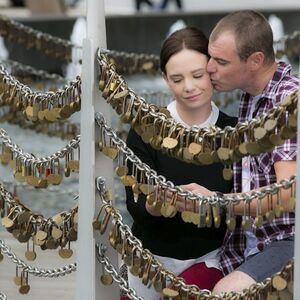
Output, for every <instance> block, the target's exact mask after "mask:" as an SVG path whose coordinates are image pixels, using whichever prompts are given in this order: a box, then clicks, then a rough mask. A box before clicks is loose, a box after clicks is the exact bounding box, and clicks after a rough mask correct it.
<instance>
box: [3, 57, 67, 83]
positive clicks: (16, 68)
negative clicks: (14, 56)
mask: <svg viewBox="0 0 300 300" xmlns="http://www.w3.org/2000/svg"><path fill="white" fill-rule="evenodd" d="M0 65H5V66H6V67H10V68H11V73H18V75H19V72H20V73H25V74H30V75H34V76H36V77H39V78H41V79H45V80H52V81H56V82H58V83H63V84H65V83H66V82H67V79H66V78H64V77H62V76H60V75H58V74H50V73H48V72H46V71H44V70H38V69H35V68H33V67H31V66H29V65H24V64H22V63H20V62H18V61H15V60H11V59H7V60H2V61H0Z"/></svg>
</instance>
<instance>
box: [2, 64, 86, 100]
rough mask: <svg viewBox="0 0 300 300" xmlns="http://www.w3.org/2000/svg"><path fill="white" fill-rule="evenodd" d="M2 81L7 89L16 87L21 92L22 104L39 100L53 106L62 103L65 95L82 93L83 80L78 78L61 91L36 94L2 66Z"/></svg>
mask: <svg viewBox="0 0 300 300" xmlns="http://www.w3.org/2000/svg"><path fill="white" fill-rule="evenodd" d="M0 79H1V81H2V82H3V83H4V85H5V88H6V89H7V90H9V89H10V88H12V87H14V88H16V90H17V91H20V97H21V100H22V102H25V103H26V102H27V100H30V99H38V100H39V101H44V102H45V101H48V102H47V103H51V104H52V105H53V104H54V103H55V102H57V103H60V100H61V98H62V97H64V95H67V94H69V95H70V94H72V92H73V91H75V90H77V91H78V92H80V91H81V89H80V87H81V78H80V77H79V76H77V77H76V79H75V80H72V81H70V83H69V85H65V86H64V87H63V89H59V90H57V91H56V92H52V91H48V92H34V91H33V90H32V89H31V88H30V87H29V86H27V85H25V84H23V83H21V82H20V81H19V80H17V79H16V78H15V77H14V76H12V75H10V74H9V73H8V71H7V70H6V68H5V67H4V65H1V64H0Z"/></svg>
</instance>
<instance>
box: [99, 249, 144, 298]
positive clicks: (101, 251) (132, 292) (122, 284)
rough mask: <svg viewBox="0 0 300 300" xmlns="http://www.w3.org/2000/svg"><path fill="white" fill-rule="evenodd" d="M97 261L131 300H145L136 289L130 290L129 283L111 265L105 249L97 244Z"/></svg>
mask: <svg viewBox="0 0 300 300" xmlns="http://www.w3.org/2000/svg"><path fill="white" fill-rule="evenodd" d="M96 255H97V260H98V261H99V262H100V263H101V264H102V265H103V266H104V268H105V270H106V271H107V273H109V274H110V275H111V276H112V278H113V279H114V281H115V282H117V283H118V284H119V287H120V289H121V290H123V291H124V292H125V293H126V295H127V296H128V297H129V298H130V299H134V300H144V298H142V297H139V296H137V293H136V291H135V289H133V288H130V287H129V285H128V282H127V281H126V280H125V279H124V278H123V277H122V276H121V275H120V274H119V273H118V272H117V270H116V268H115V267H114V266H113V265H112V264H111V262H110V260H109V258H108V257H107V256H106V255H105V247H104V246H103V245H101V246H99V245H98V244H96Z"/></svg>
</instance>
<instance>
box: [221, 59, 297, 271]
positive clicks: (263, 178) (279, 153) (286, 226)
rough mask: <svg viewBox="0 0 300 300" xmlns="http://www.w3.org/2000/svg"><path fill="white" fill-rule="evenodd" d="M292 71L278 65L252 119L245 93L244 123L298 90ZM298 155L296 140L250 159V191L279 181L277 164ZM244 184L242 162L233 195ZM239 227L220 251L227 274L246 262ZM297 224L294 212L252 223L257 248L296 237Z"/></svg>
mask: <svg viewBox="0 0 300 300" xmlns="http://www.w3.org/2000/svg"><path fill="white" fill-rule="evenodd" d="M290 72H291V66H290V65H287V64H285V63H283V62H279V63H278V68H277V71H276V72H275V73H274V76H273V78H272V80H270V81H269V83H268V85H267V86H266V88H265V89H264V91H263V92H262V93H261V95H260V100H259V101H258V102H257V104H256V107H255V109H254V112H253V115H252V116H249V113H250V110H251V105H252V99H253V97H251V96H250V95H249V94H247V93H244V94H243V95H242V96H241V102H240V109H239V121H240V122H244V121H247V120H249V119H252V118H256V117H258V116H260V115H261V114H263V113H266V112H268V111H269V110H270V109H272V108H273V107H275V106H278V105H279V104H280V103H281V101H282V100H283V99H284V98H285V97H286V96H287V95H289V94H292V93H293V92H295V91H297V90H299V83H300V81H299V79H298V78H296V77H295V76H291V75H290ZM296 156H297V141H296V138H293V139H290V140H286V141H285V143H284V144H283V145H281V146H276V147H274V149H273V151H272V152H268V153H262V154H259V155H257V156H251V157H250V177H251V183H250V186H251V189H255V188H259V187H263V186H266V185H270V184H272V183H274V182H276V174H275V170H274V163H275V162H276V161H282V160H296ZM241 185H242V164H241V162H239V163H236V164H234V192H241ZM239 219H241V218H239ZM239 221H240V220H239ZM237 224H238V226H237V228H236V229H235V231H234V232H231V231H229V230H227V233H226V235H225V238H224V243H223V246H222V248H221V258H220V264H221V267H222V269H223V272H224V274H228V273H229V272H231V271H233V270H234V269H235V268H236V267H238V266H239V265H240V264H241V263H243V261H244V251H245V246H246V243H245V242H246V237H245V236H244V231H243V230H242V228H241V227H240V226H239V225H240V222H237ZM294 224H295V215H294V213H284V215H283V216H282V217H281V218H276V219H275V220H274V221H273V222H272V223H271V224H270V223H268V222H267V221H265V222H264V225H263V226H262V227H256V226H255V225H254V224H253V225H252V230H253V233H254V234H255V235H256V237H257V239H258V244H257V248H258V249H259V250H260V251H262V250H263V249H264V248H265V246H266V245H268V244H269V243H271V242H272V241H274V240H282V239H286V238H288V237H291V236H293V235H294V233H295V228H294Z"/></svg>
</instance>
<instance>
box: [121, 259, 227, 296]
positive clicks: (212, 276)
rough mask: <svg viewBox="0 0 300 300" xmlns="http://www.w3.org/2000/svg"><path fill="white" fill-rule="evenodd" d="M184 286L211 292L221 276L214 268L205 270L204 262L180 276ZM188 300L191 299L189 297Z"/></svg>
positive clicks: (193, 266)
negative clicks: (193, 285)
mask: <svg viewBox="0 0 300 300" xmlns="http://www.w3.org/2000/svg"><path fill="white" fill-rule="evenodd" d="M179 277H182V278H183V279H184V280H185V282H186V284H195V285H197V286H198V287H199V288H200V289H206V290H210V291H211V290H212V289H213V288H214V286H215V285H216V283H217V282H218V281H219V280H220V279H222V278H223V274H222V272H221V271H220V270H218V269H216V268H207V267H206V265H205V263H204V262H201V263H198V264H195V265H192V266H191V267H189V268H188V269H186V270H185V271H183V272H182V273H181V274H179ZM189 299H190V300H192V299H193V298H192V297H190V298H189ZM121 300H130V298H128V297H121Z"/></svg>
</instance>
